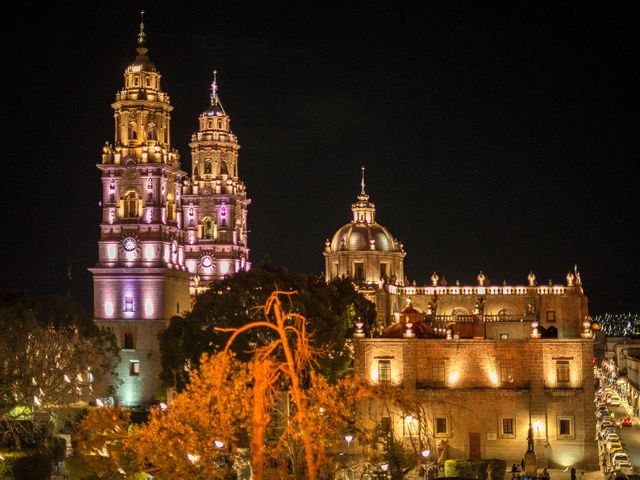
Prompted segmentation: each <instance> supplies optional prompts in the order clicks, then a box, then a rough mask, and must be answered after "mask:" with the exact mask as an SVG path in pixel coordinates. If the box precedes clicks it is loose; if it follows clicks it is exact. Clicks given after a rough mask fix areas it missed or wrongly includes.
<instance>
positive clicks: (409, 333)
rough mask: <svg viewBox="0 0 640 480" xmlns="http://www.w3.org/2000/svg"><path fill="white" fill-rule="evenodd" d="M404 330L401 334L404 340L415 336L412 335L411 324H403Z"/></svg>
mask: <svg viewBox="0 0 640 480" xmlns="http://www.w3.org/2000/svg"><path fill="white" fill-rule="evenodd" d="M405 327H406V330H405V331H404V333H403V334H402V335H403V336H404V338H414V337H415V336H416V335H415V333H413V330H412V329H413V323H411V322H407V323H405Z"/></svg>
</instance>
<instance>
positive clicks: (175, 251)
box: [90, 23, 250, 405]
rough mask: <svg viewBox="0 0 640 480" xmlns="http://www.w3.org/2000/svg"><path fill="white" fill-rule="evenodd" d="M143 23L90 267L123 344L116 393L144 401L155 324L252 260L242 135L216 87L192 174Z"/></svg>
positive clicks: (197, 139)
mask: <svg viewBox="0 0 640 480" xmlns="http://www.w3.org/2000/svg"><path fill="white" fill-rule="evenodd" d="M147 52H148V50H147V48H146V45H145V33H144V24H143V23H141V24H140V33H139V35H138V47H137V53H138V55H137V56H136V58H135V60H134V61H133V62H132V63H131V64H130V65H129V66H128V67H127V68H126V70H125V73H124V87H123V88H122V89H121V90H120V91H119V92H118V93H117V94H116V100H115V102H114V103H113V104H112V107H113V110H114V122H115V140H114V143H113V145H112V144H110V143H108V142H107V143H106V144H105V145H104V147H103V152H102V159H101V162H100V163H99V164H98V166H97V167H98V169H99V170H100V172H101V176H102V201H101V205H102V222H101V224H100V240H99V242H98V250H99V258H98V263H97V264H96V266H95V267H94V268H92V269H90V271H91V272H92V273H93V282H94V319H95V321H96V323H97V324H98V325H99V326H101V327H107V328H109V329H111V330H112V331H113V332H114V334H115V336H116V338H117V340H118V343H119V346H120V348H121V352H120V355H121V362H120V364H119V365H118V367H117V374H118V379H117V380H116V379H112V381H111V385H110V386H111V387H113V388H114V389H115V390H116V401H118V402H120V403H123V404H125V405H141V404H144V403H148V402H149V401H151V400H153V398H154V397H155V396H156V394H158V393H159V392H160V388H161V382H160V372H161V355H160V348H159V345H158V333H160V332H161V331H162V330H163V329H165V328H166V326H167V324H168V322H169V319H170V318H171V317H172V316H173V315H175V314H179V313H183V312H185V311H188V310H190V308H191V302H192V300H193V298H192V297H191V296H190V285H191V286H192V289H191V293H192V294H193V293H195V287H196V286H197V287H198V288H199V289H200V290H202V289H203V288H206V286H207V285H208V282H210V281H212V280H216V279H219V278H222V277H223V276H225V275H228V274H232V273H235V272H237V271H239V270H241V269H247V268H249V266H250V264H249V262H248V253H249V250H248V248H247V228H246V217H247V205H248V204H249V200H248V199H247V198H246V193H245V188H244V184H242V182H240V180H239V179H238V170H237V152H238V149H239V145H238V143H237V139H236V137H235V135H234V134H233V133H232V132H231V130H230V126H229V117H228V116H227V115H226V113H225V112H224V110H223V109H222V106H221V104H220V100H219V98H218V96H217V84H216V81H215V79H214V84H213V93H212V98H211V106H210V108H209V109H207V110H206V111H205V112H204V113H203V114H202V115H201V116H200V128H199V131H198V132H197V133H196V134H194V135H193V137H192V142H191V148H192V154H193V169H192V173H193V180H190V179H189V177H188V174H187V173H186V172H184V171H182V170H181V166H180V159H179V155H178V152H177V151H176V150H174V149H172V148H171V144H170V132H171V130H170V121H171V111H172V109H173V107H172V106H171V104H170V101H169V96H168V95H167V94H166V93H165V92H163V91H162V90H161V88H160V77H161V76H160V73H159V72H158V71H157V69H156V67H155V66H154V65H153V64H152V63H151V61H150V60H149V57H148V56H147Z"/></svg>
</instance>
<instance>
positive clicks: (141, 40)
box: [138, 10, 147, 47]
mask: <svg viewBox="0 0 640 480" xmlns="http://www.w3.org/2000/svg"><path fill="white" fill-rule="evenodd" d="M146 40H147V35H146V34H145V33H144V10H140V32H138V46H140V47H142V46H144V44H145V42H146Z"/></svg>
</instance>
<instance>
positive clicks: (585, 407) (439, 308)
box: [324, 204, 598, 468]
mask: <svg viewBox="0 0 640 480" xmlns="http://www.w3.org/2000/svg"><path fill="white" fill-rule="evenodd" d="M356 205H357V204H356ZM353 210H354V213H355V212H356V211H358V209H357V208H355V206H354V209H353ZM357 221H358V220H357V219H356V218H355V217H354V221H353V222H352V224H351V225H356V224H357V223H356V222H357ZM346 227H348V226H346ZM346 227H342V228H341V229H339V230H338V232H336V234H335V235H334V237H333V242H331V243H330V244H327V245H326V248H325V251H324V256H325V260H326V264H325V267H326V272H325V274H326V277H327V278H328V279H330V278H334V277H336V276H339V275H345V274H346V275H349V276H351V277H352V278H353V280H354V283H356V285H357V286H358V288H359V289H360V290H361V291H362V292H363V293H365V295H367V296H368V297H369V298H371V299H373V301H374V302H375V303H376V311H377V321H376V325H375V327H374V329H373V331H371V332H368V331H364V325H363V324H357V325H356V332H355V335H354V337H355V338H354V363H355V372H356V374H357V375H359V376H361V377H362V378H366V379H367V380H368V381H370V382H371V383H374V384H378V383H389V384H396V385H402V387H403V395H404V396H405V398H404V401H405V403H407V404H412V405H414V406H419V408H418V411H419V412H421V414H420V415H417V414H416V413H415V410H412V413H411V414H409V413H407V412H406V411H405V412H403V411H398V410H396V411H393V410H392V411H389V410H387V409H386V408H382V401H380V405H379V406H380V408H379V409H375V408H374V409H367V411H366V412H362V415H363V416H364V418H365V421H366V422H370V423H371V425H373V424H375V423H377V424H379V425H386V426H388V427H390V428H392V430H393V432H394V435H396V437H397V438H402V439H403V440H404V441H405V442H407V443H412V442H413V443H414V444H415V441H416V440H417V439H418V438H421V439H422V441H423V442H427V444H424V443H423V445H424V446H425V448H426V447H428V448H430V449H431V451H433V452H434V458H432V460H435V459H436V458H435V456H437V457H438V460H440V461H443V460H445V459H447V458H475V459H479V458H502V459H504V460H506V461H507V463H508V464H512V463H514V462H519V460H520V459H521V458H522V457H523V455H524V452H525V450H526V446H527V434H528V432H529V428H530V427H531V428H532V430H533V433H534V437H535V451H536V454H537V458H538V466H541V467H542V466H549V467H552V466H553V467H557V466H562V467H566V466H570V465H577V464H580V465H584V466H585V467H594V468H595V467H597V466H598V457H597V446H596V443H595V417H594V415H593V398H594V377H593V367H592V359H593V335H592V332H591V322H590V318H589V316H588V299H587V297H586V295H585V294H584V291H583V288H582V280H581V278H580V273H579V272H578V270H577V268H574V269H573V270H572V271H570V272H569V273H568V274H567V276H566V283H565V284H563V285H552V284H550V285H538V283H537V281H536V277H535V275H534V274H533V273H529V275H528V277H527V281H526V282H525V284H524V285H515V286H510V285H506V284H504V285H501V286H496V285H492V284H491V283H490V281H489V279H488V278H487V277H486V275H484V274H483V273H482V272H480V274H479V275H478V276H477V284H475V285H460V283H459V282H456V284H455V285H448V284H447V282H446V280H444V279H441V278H440V277H439V276H438V275H437V274H436V273H434V274H433V275H432V276H431V279H430V280H431V283H430V285H426V286H415V284H413V285H409V284H408V282H406V281H401V280H400V278H402V277H400V278H397V277H396V278H395V279H386V278H384V276H383V275H382V273H383V272H381V271H380V270H379V268H378V262H379V261H381V260H382V259H383V258H384V257H382V253H381V254H380V255H381V256H380V259H378V258H375V259H373V260H367V258H368V257H367V255H371V252H373V249H372V248H371V246H372V245H373V246H375V245H376V244H373V243H371V244H367V243H366V242H362V241H359V242H353V243H348V241H349V238H348V237H346V236H345V232H346V231H347V230H348V228H346ZM381 228H384V227H381ZM384 231H386V229H385V230H384ZM342 239H345V240H344V241H343V240H342ZM338 254H340V255H342V256H341V257H338ZM402 257H404V252H402ZM363 259H364V260H363ZM399 261H400V262H402V258H401V257H400V258H399ZM357 262H362V263H364V266H363V267H358V268H360V271H362V269H363V268H364V269H365V270H364V275H360V276H357V275H356V274H355V272H357V271H358V270H357V269H355V268H354V265H355V264H356V263H357ZM336 263H338V265H339V266H338V268H337V269H336V267H335V264H336ZM341 265H345V266H346V267H344V268H343V267H340V266H341ZM376 411H377V412H378V413H377V414H373V415H372V412H376ZM376 415H377V416H376ZM582 462H584V463H582Z"/></svg>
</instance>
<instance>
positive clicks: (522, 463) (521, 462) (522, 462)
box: [520, 458, 524, 472]
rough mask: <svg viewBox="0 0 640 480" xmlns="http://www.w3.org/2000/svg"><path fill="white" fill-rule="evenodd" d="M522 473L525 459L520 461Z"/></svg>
mask: <svg viewBox="0 0 640 480" xmlns="http://www.w3.org/2000/svg"><path fill="white" fill-rule="evenodd" d="M520 471H522V472H524V458H523V459H522V460H520Z"/></svg>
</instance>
